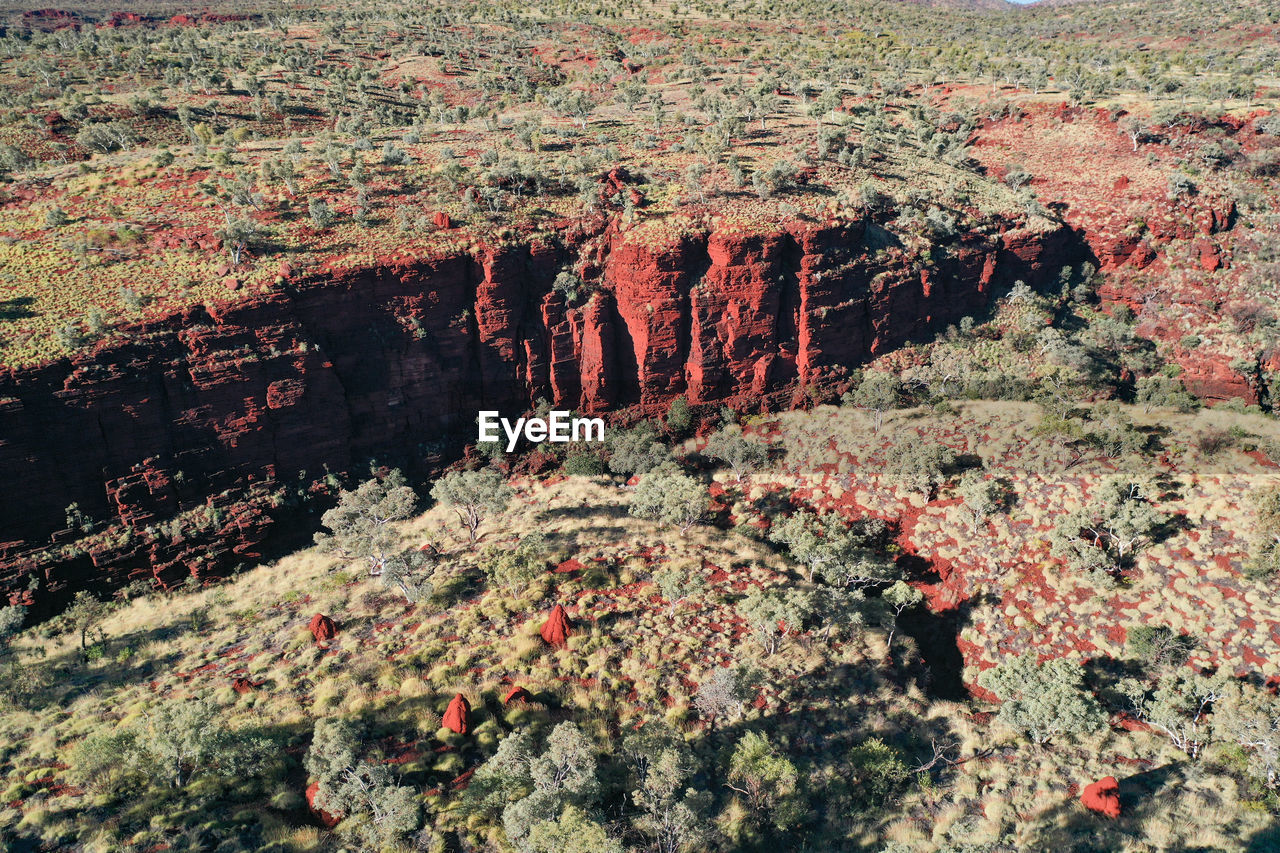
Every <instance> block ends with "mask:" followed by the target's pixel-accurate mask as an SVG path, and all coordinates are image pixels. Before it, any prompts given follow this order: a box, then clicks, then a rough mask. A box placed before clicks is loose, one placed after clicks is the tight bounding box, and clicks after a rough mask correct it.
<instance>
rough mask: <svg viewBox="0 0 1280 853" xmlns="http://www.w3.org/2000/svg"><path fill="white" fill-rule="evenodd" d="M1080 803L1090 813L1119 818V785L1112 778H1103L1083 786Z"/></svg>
mask: <svg viewBox="0 0 1280 853" xmlns="http://www.w3.org/2000/svg"><path fill="white" fill-rule="evenodd" d="M1080 802H1081V804H1082V805H1084V807H1085V808H1086V809H1088V810H1089V811H1091V812H1096V813H1098V814H1101V815H1106V816H1107V817H1110V818H1117V817H1120V783H1119V782H1117V781H1116V777H1114V776H1104V777H1102V778H1101V779H1099V780H1098V781H1097V782H1094V783H1092V784H1090V785H1086V786H1085V789H1084V791H1083V792H1082V793H1081V795H1080Z"/></svg>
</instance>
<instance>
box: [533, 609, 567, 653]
mask: <svg viewBox="0 0 1280 853" xmlns="http://www.w3.org/2000/svg"><path fill="white" fill-rule="evenodd" d="M571 629H572V626H571V625H570V624H569V614H567V613H565V612H564V605H561V604H557V605H556V606H555V609H553V610H552V611H551V615H550V616H548V617H547V621H546V622H543V623H542V630H541V631H540V632H539V633H541V634H542V639H543V640H545V641H546V642H547V643H549V644H550V645H553V646H563V645H564V644H565V642H566V641H567V640H568V639H569V632H570V630H571Z"/></svg>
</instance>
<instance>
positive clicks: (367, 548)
mask: <svg viewBox="0 0 1280 853" xmlns="http://www.w3.org/2000/svg"><path fill="white" fill-rule="evenodd" d="M417 504H418V496H417V495H416V494H415V493H414V491H413V489H411V488H410V487H409V486H408V485H406V484H405V481H404V477H403V476H402V475H401V474H400V472H399V471H392V472H391V473H390V474H389V475H387V476H386V477H384V478H382V479H378V478H376V477H375V478H373V479H370V480H366V481H365V482H364V483H361V484H360V486H359V487H357V488H356V489H355V490H354V491H346V490H344V491H342V492H341V493H340V494H339V495H338V505H337V506H336V507H334V508H333V509H331V510H329V511H328V512H326V513H325V514H324V515H323V516H322V517H321V521H320V523H321V524H323V525H324V526H325V527H327V528H329V531H330V532H329V533H317V534H316V537H315V541H316V544H317V545H319V546H320V547H321V548H323V549H325V550H326V551H330V552H332V553H334V554H337V555H338V556H340V557H341V558H342V559H344V560H349V561H356V562H360V563H363V564H364V565H365V566H366V567H367V568H368V571H369V576H370V577H376V578H380V579H381V580H382V582H383V583H385V584H388V585H394V586H397V587H399V588H400V591H401V592H402V593H403V594H404V597H405V598H406V599H407V600H409V601H414V600H415V599H416V598H417V597H418V596H419V594H421V593H422V592H423V591H424V590H423V583H422V581H420V580H418V579H417V576H418V575H419V574H420V572H421V571H422V570H423V569H425V568H426V564H427V557H426V555H424V554H423V553H422V552H420V551H418V550H416V549H413V548H403V547H401V545H400V536H399V534H398V533H397V532H396V529H395V527H394V525H395V524H396V523H397V522H401V521H404V520H406V519H408V518H409V517H410V516H411V515H413V512H414V510H415V508H416V507H417Z"/></svg>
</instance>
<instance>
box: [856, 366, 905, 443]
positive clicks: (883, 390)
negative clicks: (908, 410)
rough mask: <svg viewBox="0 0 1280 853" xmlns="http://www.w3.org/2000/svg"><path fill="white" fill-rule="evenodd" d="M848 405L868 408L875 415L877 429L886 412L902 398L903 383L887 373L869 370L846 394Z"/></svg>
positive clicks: (877, 430) (881, 424)
mask: <svg viewBox="0 0 1280 853" xmlns="http://www.w3.org/2000/svg"><path fill="white" fill-rule="evenodd" d="M843 399H844V402H845V403H846V404H847V405H852V406H856V407H857V408H859V409H866V410H867V411H869V412H871V413H872V415H874V417H875V425H876V426H875V431H876V432H880V427H881V426H883V424H884V413H885V412H887V411H889V410H890V409H894V408H897V407H898V405H899V404H900V402H901V400H902V383H901V382H899V381H898V377H896V376H891V375H889V374H887V373H878V372H874V371H867V372H866V373H864V374H863V375H862V381H861V382H859V383H858V385H857V387H856V388H854V389H853V391H851V392H849V393H848V394H846V395H845V396H844V398H843Z"/></svg>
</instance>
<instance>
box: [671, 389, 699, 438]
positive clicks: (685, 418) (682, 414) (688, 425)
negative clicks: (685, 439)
mask: <svg viewBox="0 0 1280 853" xmlns="http://www.w3.org/2000/svg"><path fill="white" fill-rule="evenodd" d="M691 429H693V409H692V408H690V406H689V401H688V400H687V399H686V398H685V396H684V395H683V394H681V395H680V396H679V397H676V398H675V399H674V400H672V401H671V407H670V408H669V409H667V431H668V432H670V433H671V434H672V435H674V436H677V437H679V436H684V435H688V434H689V430H691Z"/></svg>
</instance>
